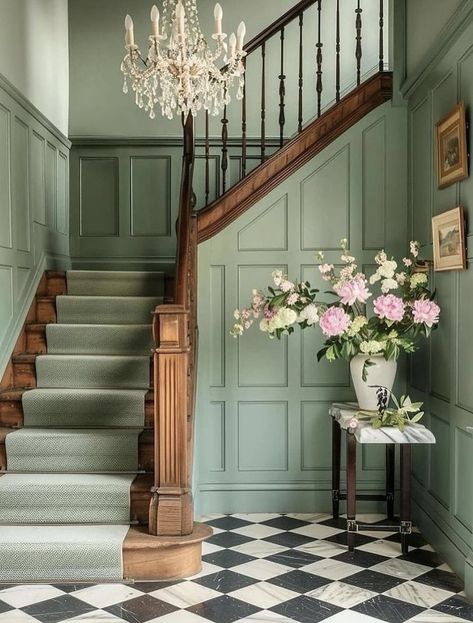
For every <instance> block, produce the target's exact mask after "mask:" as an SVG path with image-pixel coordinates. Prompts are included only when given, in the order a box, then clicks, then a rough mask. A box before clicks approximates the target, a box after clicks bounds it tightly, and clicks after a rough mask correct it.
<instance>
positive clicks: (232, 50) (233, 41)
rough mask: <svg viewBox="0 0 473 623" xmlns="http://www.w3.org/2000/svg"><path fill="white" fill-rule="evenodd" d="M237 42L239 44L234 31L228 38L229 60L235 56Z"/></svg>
mask: <svg viewBox="0 0 473 623" xmlns="http://www.w3.org/2000/svg"><path fill="white" fill-rule="evenodd" d="M236 44H237V39H236V36H235V33H234V32H232V34H231V35H230V38H229V40H228V60H229V61H231V60H232V59H234V58H235V50H236Z"/></svg>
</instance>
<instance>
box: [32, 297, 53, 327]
mask: <svg viewBox="0 0 473 623" xmlns="http://www.w3.org/2000/svg"><path fill="white" fill-rule="evenodd" d="M56 321H57V313H56V302H55V300H54V299H51V300H48V299H40V300H38V301H36V322H39V323H48V322H56Z"/></svg>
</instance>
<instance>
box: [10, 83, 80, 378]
mask: <svg viewBox="0 0 473 623" xmlns="http://www.w3.org/2000/svg"><path fill="white" fill-rule="evenodd" d="M68 221H69V142H68V141H67V139H66V138H65V137H64V136H62V134H61V133H60V132H59V131H58V130H57V129H56V128H54V126H52V124H50V123H49V122H48V120H47V119H46V118H45V117H44V116H43V115H42V114H41V113H40V112H38V111H37V110H36V109H35V108H34V107H33V106H32V105H31V104H30V103H29V102H28V100H26V99H25V98H24V97H23V96H22V95H21V94H20V93H19V92H18V91H17V90H16V89H15V88H14V87H13V86H12V85H11V84H10V83H9V82H8V81H7V80H5V79H4V78H3V77H1V76H0V375H1V374H3V371H4V368H5V366H6V363H7V360H8V359H9V357H10V354H11V352H12V350H13V346H14V344H15V341H16V339H17V337H18V333H19V331H20V328H21V326H22V324H23V321H24V318H25V316H26V313H27V311H28V308H29V306H30V304H31V301H32V298H33V296H34V294H35V292H36V288H37V285H38V283H39V279H40V278H41V275H42V274H43V271H44V270H45V269H46V268H65V267H67V266H68V264H69V236H68V228H69V225H68Z"/></svg>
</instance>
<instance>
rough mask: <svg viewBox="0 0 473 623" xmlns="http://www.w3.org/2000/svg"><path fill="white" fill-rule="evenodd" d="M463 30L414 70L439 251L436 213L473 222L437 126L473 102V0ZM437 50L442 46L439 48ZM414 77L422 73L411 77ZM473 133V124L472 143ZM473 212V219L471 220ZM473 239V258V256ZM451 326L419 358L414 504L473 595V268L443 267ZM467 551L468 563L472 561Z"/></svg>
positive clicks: (423, 213) (425, 178) (421, 217)
mask: <svg viewBox="0 0 473 623" xmlns="http://www.w3.org/2000/svg"><path fill="white" fill-rule="evenodd" d="M464 7H466V8H464V10H463V11H462V12H460V13H459V14H458V19H457V20H456V26H457V28H452V29H450V31H449V33H448V36H447V37H446V39H445V40H444V41H443V42H442V43H443V44H444V46H446V50H445V49H444V50H442V51H441V53H439V54H438V56H437V57H435V55H434V54H432V57H431V66H430V68H429V70H428V71H427V72H424V73H423V74H421V75H420V76H414V78H413V80H414V82H413V83H411V84H414V88H411V90H410V91H409V92H408V96H409V149H410V175H409V180H410V184H409V186H410V224H411V230H412V235H413V236H414V238H416V239H417V240H420V241H422V242H424V243H426V244H427V245H428V249H429V252H430V250H431V240H432V234H431V217H432V215H435V214H438V213H440V212H443V211H444V210H448V209H449V208H453V207H455V206H457V205H459V204H461V205H463V206H464V207H465V211H466V215H467V219H468V220H469V221H470V222H471V210H472V208H473V179H472V178H471V176H470V178H469V179H467V180H465V181H464V182H462V183H461V184H454V185H452V186H449V187H448V188H446V189H444V190H438V188H437V179H436V170H435V124H436V123H437V121H439V119H440V118H442V117H443V116H444V115H446V114H447V113H448V112H449V111H450V109H451V108H452V107H453V106H454V105H455V104H456V103H457V101H460V100H463V101H464V102H465V105H466V109H467V114H468V115H469V116H470V117H471V110H472V105H473V45H472V41H473V3H472V2H467V3H465V4H464ZM434 52H435V50H434ZM410 79H411V80H412V77H411V78H410ZM472 138H473V132H472V127H471V124H470V128H469V143H470V144H471V140H472ZM468 217H469V218H468ZM472 249H473V244H472V236H471V235H470V236H468V255H469V258H470V260H471V257H472ZM434 283H435V287H436V288H437V293H438V299H439V303H440V305H441V307H442V318H441V325H440V328H439V330H438V331H437V332H435V333H434V335H433V338H432V341H431V344H430V345H429V346H428V347H426V348H425V349H423V351H422V352H421V353H420V354H419V355H418V356H416V357H415V358H414V359H413V361H412V366H411V374H410V384H411V389H410V392H411V394H412V395H413V396H415V397H416V398H419V399H420V400H423V401H425V403H426V405H427V412H428V416H427V417H426V424H427V425H428V426H429V427H430V428H431V429H432V431H433V432H434V434H435V436H436V438H437V445H436V446H433V447H431V448H430V449H422V450H420V451H417V452H416V453H415V461H414V479H413V482H414V494H413V499H414V510H415V517H416V520H417V522H418V524H419V526H420V528H421V530H422V531H423V532H424V533H425V534H426V535H427V537H428V539H429V541H430V542H431V543H432V544H433V545H434V547H435V548H436V549H437V550H438V551H439V552H440V553H441V554H442V555H443V556H444V557H445V558H446V560H447V562H449V563H450V564H451V565H452V566H453V567H454V568H455V570H456V571H457V572H458V573H460V574H461V575H464V574H465V572H466V575H467V580H468V582H467V591H468V592H469V594H470V595H472V594H473V573H472V568H473V567H472V565H473V562H472V560H473V559H472V545H473V543H472V532H473V502H472V501H473V495H472V488H473V436H472V432H473V429H471V428H470V427H471V426H473V389H472V388H473V383H472V377H471V370H472V367H473V332H472V325H471V319H472V315H471V308H472V304H473V271H472V269H471V267H470V268H469V269H468V270H466V271H464V272H446V273H436V274H434ZM465 558H467V561H466V567H465Z"/></svg>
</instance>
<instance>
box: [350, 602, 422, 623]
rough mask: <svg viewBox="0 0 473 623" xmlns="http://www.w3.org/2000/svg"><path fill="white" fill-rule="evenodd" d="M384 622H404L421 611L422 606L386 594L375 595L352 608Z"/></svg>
mask: <svg viewBox="0 0 473 623" xmlns="http://www.w3.org/2000/svg"><path fill="white" fill-rule="evenodd" d="M352 609H353V610H355V611H356V612H359V613H361V614H366V615H368V616H371V617H373V618H375V619H379V620H380V621H385V622H386V623H405V621H407V620H408V619H411V618H412V617H414V616H416V615H417V614H419V613H420V612H422V608H420V607H419V606H416V605H414V604H409V603H407V602H405V601H400V600H399V599H393V598H392V597H388V596H386V595H377V596H376V597H372V598H371V599H368V601H364V602H363V603H361V604H358V605H357V606H354V607H353V608H352Z"/></svg>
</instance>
